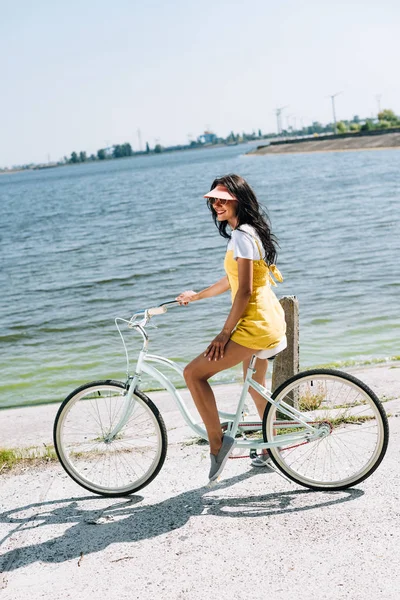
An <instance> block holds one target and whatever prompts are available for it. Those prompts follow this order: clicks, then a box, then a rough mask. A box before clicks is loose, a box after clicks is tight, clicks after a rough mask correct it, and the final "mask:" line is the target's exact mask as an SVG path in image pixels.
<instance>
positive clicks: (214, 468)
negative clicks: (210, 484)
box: [208, 435, 235, 481]
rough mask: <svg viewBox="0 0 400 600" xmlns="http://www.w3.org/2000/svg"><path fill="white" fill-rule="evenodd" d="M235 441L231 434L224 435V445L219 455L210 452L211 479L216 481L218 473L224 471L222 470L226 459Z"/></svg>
mask: <svg viewBox="0 0 400 600" xmlns="http://www.w3.org/2000/svg"><path fill="white" fill-rule="evenodd" d="M234 443H235V440H234V438H232V437H230V436H229V435H224V437H223V438H222V446H221V449H220V451H219V452H218V454H217V456H215V455H214V454H210V458H211V468H210V473H209V475H208V477H209V480H210V481H215V479H217V477H218V475H220V474H221V473H222V470H223V468H224V466H225V463H226V461H227V460H228V458H229V455H230V453H231V450H232V447H233V445H234Z"/></svg>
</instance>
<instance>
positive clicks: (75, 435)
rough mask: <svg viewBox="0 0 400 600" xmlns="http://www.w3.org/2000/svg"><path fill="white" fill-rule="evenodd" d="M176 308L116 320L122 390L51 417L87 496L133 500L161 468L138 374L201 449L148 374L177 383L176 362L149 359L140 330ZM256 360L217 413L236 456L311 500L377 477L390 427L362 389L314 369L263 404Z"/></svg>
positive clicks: (154, 425) (85, 389)
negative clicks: (312, 493)
mask: <svg viewBox="0 0 400 600" xmlns="http://www.w3.org/2000/svg"><path fill="white" fill-rule="evenodd" d="M173 306H178V303H177V302H176V301H171V302H165V303H163V304H160V305H159V306H157V307H153V308H150V309H145V310H141V311H138V312H136V313H134V315H133V316H132V317H131V318H130V319H129V320H127V319H123V318H119V317H118V318H116V319H115V324H116V327H117V329H118V331H119V334H120V336H121V339H122V343H123V345H124V349H125V356H126V361H127V379H126V381H125V382H121V381H114V380H102V381H94V382H91V383H87V384H85V385H82V386H80V387H79V388H77V389H76V390H74V391H73V392H72V393H71V394H70V395H69V396H68V397H67V398H66V399H65V400H64V402H63V403H62V404H61V406H60V408H59V410H58V413H57V416H56V419H55V423H54V446H55V449H56V452H57V456H58V458H59V460H60V462H61V464H62V466H63V468H64V469H65V471H66V472H67V473H68V475H70V477H72V479H73V480H74V481H75V482H77V483H78V484H79V485H81V486H82V487H84V488H85V489H87V490H89V491H91V492H93V493H96V494H100V495H103V496H109V497H117V496H126V495H129V494H132V493H134V492H137V491H138V490H140V489H141V488H143V487H145V486H146V485H148V484H149V483H150V482H151V481H152V480H153V479H154V478H155V477H156V476H157V474H158V473H159V472H160V469H161V468H162V466H163V463H164V460H165V457H166V452H167V431H166V427H165V424H164V421H163V418H162V416H161V414H160V412H159V410H158V408H157V407H156V406H155V404H154V403H153V402H152V401H151V399H150V398H149V397H148V396H147V395H146V394H145V393H144V392H143V391H142V390H141V389H140V382H141V375H142V373H146V374H148V375H150V376H151V377H152V378H154V379H155V380H156V381H158V382H159V383H160V384H161V386H162V387H163V389H166V390H167V391H168V392H170V394H172V396H173V397H174V398H175V400H176V402H177V404H178V407H179V409H180V412H181V414H182V417H183V419H184V420H185V421H186V423H187V424H188V425H189V426H190V428H191V429H192V430H193V432H194V433H195V434H196V435H197V436H199V437H201V438H203V439H205V440H207V433H206V430H205V428H204V427H202V425H200V424H199V423H196V422H195V420H194V419H193V417H192V416H191V415H190V413H189V411H188V409H187V407H186V406H185V403H184V401H183V399H182V397H181V395H180V393H179V391H178V390H177V389H176V387H175V386H174V385H173V383H172V382H171V381H170V379H169V378H168V377H167V376H166V375H164V374H163V373H162V372H161V371H159V370H158V369H157V368H155V367H154V366H153V364H151V363H155V364H159V365H163V366H164V367H169V368H171V369H173V370H175V371H176V372H178V373H179V374H180V375H181V376H182V374H183V370H182V368H181V367H180V366H179V365H177V364H176V363H174V362H173V361H171V360H169V359H167V358H165V357H162V356H157V355H153V354H149V352H148V344H149V338H148V334H147V332H146V327H147V326H148V324H149V322H150V320H151V319H152V318H153V317H154V316H156V315H162V314H164V313H166V312H167V310H168V309H169V308H171V307H173ZM121 323H124V324H126V325H128V328H131V329H134V330H135V331H137V332H139V333H140V334H141V335H142V338H143V345H142V348H141V350H140V351H139V355H138V359H137V362H136V368H135V372H134V375H130V374H129V371H130V361H129V355H128V350H127V346H126V343H125V339H124V336H123V334H122V331H121V327H120V324H121ZM256 360H257V359H256V356H255V355H254V356H253V357H252V359H251V361H250V365H249V368H248V370H247V374H246V378H245V380H244V384H243V388H242V391H241V395H240V398H239V401H238V404H237V408H236V412H235V413H228V412H223V411H219V416H220V419H221V422H222V423H223V429H224V430H225V431H226V432H227V433H228V434H229V435H230V436H232V437H234V438H235V440H236V441H235V447H238V448H245V449H247V450H250V451H251V450H254V449H258V450H263V449H265V450H266V451H267V453H268V454H269V456H270V458H271V460H272V463H273V467H274V468H275V469H277V470H279V471H280V472H282V474H283V475H284V476H286V477H287V478H289V479H290V480H292V481H294V482H296V483H298V484H300V485H302V486H304V487H307V488H310V489H314V490H343V489H346V488H348V487H351V486H354V485H356V484H358V483H360V482H361V481H363V480H364V479H366V478H367V477H369V476H370V475H371V474H372V473H373V472H374V471H375V469H376V468H377V467H378V466H379V464H380V463H381V461H382V459H383V457H384V455H385V452H386V449H387V445H388V439H389V427H388V420H387V416H386V413H385V411H384V409H383V407H382V404H381V402H380V401H379V399H378V398H377V396H376V395H375V394H374V392H373V391H372V390H370V389H369V388H368V387H367V386H366V385H365V383H363V382H362V381H360V380H358V379H356V378H355V377H353V376H352V375H349V374H347V373H343V372H341V371H337V370H331V369H313V370H309V371H303V372H300V373H298V374H296V375H294V376H293V377H291V378H289V379H288V380H287V381H285V382H284V383H282V385H280V386H279V387H278V388H277V389H276V390H275V391H274V392H273V393H272V394H270V393H269V391H268V390H267V389H266V388H265V387H264V386H262V385H260V384H259V383H257V382H256V381H254V380H253V379H252V374H253V372H254V365H255V362H256ZM250 387H252V388H253V389H255V390H256V391H257V392H259V393H260V394H261V395H262V396H263V397H264V398H265V399H266V400H267V406H266V409H265V412H264V415H263V419H262V422H261V420H260V421H258V420H257V421H246V419H245V418H244V414H243V413H244V406H245V399H246V395H247V392H248V390H249V388H250ZM250 432H251V433H250ZM254 435H256V436H257V435H258V436H259V437H258V438H257V437H256V438H254V437H253V436H254ZM261 435H262V437H260V436H261Z"/></svg>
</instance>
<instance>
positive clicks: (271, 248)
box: [207, 173, 278, 265]
mask: <svg viewBox="0 0 400 600" xmlns="http://www.w3.org/2000/svg"><path fill="white" fill-rule="evenodd" d="M217 185H224V186H225V187H226V188H227V189H228V191H229V192H230V193H231V194H232V196H235V198H236V199H237V200H238V206H237V218H238V226H237V228H236V229H240V226H241V225H245V224H248V225H251V226H252V227H254V229H255V231H256V232H257V234H258V237H259V238H260V240H261V243H262V245H263V248H264V252H265V262H266V263H267V264H268V265H271V264H273V263H275V261H276V257H277V247H278V241H277V239H276V237H275V236H274V235H273V233H272V232H271V226H270V222H269V218H268V215H267V213H266V211H265V210H264V209H263V208H262V207H261V206H260V204H259V203H258V200H257V198H256V195H255V193H254V192H253V190H252V189H251V187H250V186H249V184H248V183H247V181H246V180H245V179H243V177H240V175H235V174H234V173H231V174H230V175H224V176H223V177H217V179H214V181H213V182H212V185H211V189H210V191H211V190H212V189H213V188H215V186H217ZM207 204H208V208H209V209H210V211H211V214H212V217H213V219H214V223H215V224H216V226H217V227H218V230H219V233H220V234H221V235H222V237H224V238H227V239H231V235H230V234H229V233H228V232H227V230H226V228H227V226H228V221H218V219H217V213H216V212H215V210H214V208H213V206H212V204H211V202H210V201H209V200H208V201H207Z"/></svg>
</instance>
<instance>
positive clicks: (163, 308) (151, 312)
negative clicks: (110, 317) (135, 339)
mask: <svg viewBox="0 0 400 600" xmlns="http://www.w3.org/2000/svg"><path fill="white" fill-rule="evenodd" d="M173 306H180V304H179V302H177V301H176V300H168V301H167V302H163V303H162V304H160V305H159V306H154V307H152V308H146V309H142V310H139V311H137V312H135V313H134V314H133V315H132V317H131V318H130V323H131V324H133V323H134V322H135V320H136V319H137V318H138V317H144V323H143V324H144V325H145V324H146V323H147V321H148V320H149V319H151V317H154V316H155V315H163V314H164V313H166V312H167V310H168V308H172V307H173Z"/></svg>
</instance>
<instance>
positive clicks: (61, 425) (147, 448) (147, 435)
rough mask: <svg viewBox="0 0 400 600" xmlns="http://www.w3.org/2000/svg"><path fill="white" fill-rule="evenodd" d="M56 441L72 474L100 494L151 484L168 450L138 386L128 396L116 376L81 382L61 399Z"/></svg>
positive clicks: (120, 493)
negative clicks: (80, 384) (130, 396)
mask: <svg viewBox="0 0 400 600" xmlns="http://www.w3.org/2000/svg"><path fill="white" fill-rule="evenodd" d="M54 446H55V449H56V452H57V455H58V458H59V460H60V462H61V464H62V466H63V467H64V469H65V470H66V472H67V473H68V475H70V477H72V479H74V481H76V482H77V483H79V485H81V486H82V487H84V488H86V489H87V490H90V491H91V492H94V493H95V494H101V495H102V496H126V495H128V494H132V493H133V492H136V491H138V490H140V489H141V488H143V487H144V486H145V485H147V484H149V483H150V481H152V479H154V477H155V476H156V475H157V474H158V472H159V471H160V469H161V467H162V465H163V463H164V460H165V456H166V451H167V432H166V428H165V424H164V421H163V419H162V417H161V415H160V413H159V411H158V409H157V407H156V406H155V405H154V404H153V402H152V401H151V400H150V399H149V398H147V396H145V395H144V394H143V393H142V392H140V391H138V390H136V391H135V393H134V395H133V398H132V400H131V401H128V399H127V389H126V386H125V385H124V384H123V383H121V382H119V381H96V382H93V383H89V384H86V385H83V386H81V387H79V388H78V389H76V390H75V391H74V392H72V394H70V395H69V396H68V397H67V398H66V399H65V400H64V402H63V403H62V405H61V406H60V408H59V411H58V413H57V416H56V420H55V423H54Z"/></svg>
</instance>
